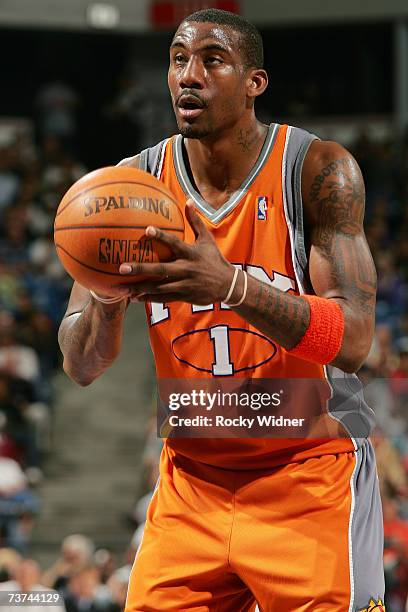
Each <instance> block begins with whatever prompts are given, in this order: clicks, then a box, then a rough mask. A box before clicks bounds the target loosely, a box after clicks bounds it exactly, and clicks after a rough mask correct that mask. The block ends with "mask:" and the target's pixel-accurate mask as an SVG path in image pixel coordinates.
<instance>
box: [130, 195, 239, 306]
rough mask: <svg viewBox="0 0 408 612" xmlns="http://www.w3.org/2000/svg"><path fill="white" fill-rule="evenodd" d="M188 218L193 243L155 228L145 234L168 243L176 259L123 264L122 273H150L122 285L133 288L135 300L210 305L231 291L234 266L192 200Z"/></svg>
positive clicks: (188, 205) (147, 230)
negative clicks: (132, 283) (220, 248)
mask: <svg viewBox="0 0 408 612" xmlns="http://www.w3.org/2000/svg"><path fill="white" fill-rule="evenodd" d="M186 216H187V220H188V222H189V224H190V226H191V228H192V229H193V232H194V235H195V242H194V244H187V243H185V242H183V241H182V240H180V238H178V237H177V236H175V235H174V234H170V233H169V232H165V231H163V230H159V229H158V228H156V227H152V226H149V227H148V228H146V235H147V236H149V237H150V238H154V239H155V240H159V241H160V242H162V243H163V244H166V245H167V246H168V247H170V249H171V250H172V252H173V254H174V257H175V260H174V261H170V262H167V263H146V264H143V263H134V262H132V263H123V264H121V266H120V268H119V272H120V273H121V274H123V276H126V275H127V274H141V275H142V274H143V275H148V276H149V277H150V278H149V279H148V280H144V281H140V282H139V283H135V284H134V285H122V286H121V290H123V292H126V291H129V290H130V291H131V293H132V301H139V302H158V303H162V304H164V303H168V302H188V303H190V304H197V305H203V306H204V305H207V304H214V303H216V302H222V300H223V299H224V298H225V296H226V295H227V293H228V289H229V287H230V285H231V281H232V278H233V275H234V267H233V266H232V265H231V264H230V263H229V262H228V261H227V260H226V259H225V257H224V256H223V255H222V254H221V252H220V250H219V249H218V246H217V244H216V242H215V240H214V238H213V237H212V235H211V233H210V232H209V231H208V229H207V228H206V226H205V224H204V223H203V221H202V220H201V219H200V217H199V215H198V214H197V212H196V211H195V207H194V203H193V202H192V201H191V200H188V201H187V204H186Z"/></svg>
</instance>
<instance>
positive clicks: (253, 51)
mask: <svg viewBox="0 0 408 612" xmlns="http://www.w3.org/2000/svg"><path fill="white" fill-rule="evenodd" d="M186 21H195V22H197V23H215V24H217V25H225V26H228V27H229V28H231V30H234V31H235V32H237V33H238V34H239V35H240V38H241V41H240V42H241V45H240V51H241V53H242V57H243V60H244V67H245V69H248V68H263V66H264V50H263V42H262V36H261V35H260V33H259V31H258V29H257V28H256V27H255V26H254V24H253V23H251V22H250V21H248V20H247V19H245V18H244V17H241V15H236V14H235V13H230V12H229V11H222V10H221V9H214V8H209V9H203V10H202V11H197V12H195V13H192V14H191V15H188V16H187V17H186V18H185V19H183V22H182V23H184V22H186Z"/></svg>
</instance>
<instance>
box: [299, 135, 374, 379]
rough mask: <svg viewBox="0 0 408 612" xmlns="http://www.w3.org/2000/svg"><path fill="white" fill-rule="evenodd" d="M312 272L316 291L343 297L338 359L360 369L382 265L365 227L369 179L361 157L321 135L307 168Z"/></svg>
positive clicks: (306, 207)
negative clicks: (359, 161) (376, 261)
mask: <svg viewBox="0 0 408 612" xmlns="http://www.w3.org/2000/svg"><path fill="white" fill-rule="evenodd" d="M302 199H303V207H304V212H305V221H306V228H307V230H308V242H309V244H308V250H309V276H310V281H311V284H312V286H313V289H314V291H315V293H316V295H318V296H321V297H323V298H326V299H328V300H332V301H335V302H337V304H338V305H339V306H340V308H341V310H342V313H343V316H344V332H343V338H342V342H341V347H340V350H339V352H338V354H337V355H336V358H335V359H334V360H333V362H332V364H333V365H336V366H338V367H340V368H341V369H343V370H345V371H351V372H353V371H354V372H355V371H357V370H358V369H359V368H360V367H361V365H362V364H363V362H364V360H365V358H366V357H367V354H368V352H369V350H370V347H371V343H372V339H373V334H374V324H375V301H376V285H377V283H376V280H377V279H376V271H375V267H374V262H373V258H372V256H371V253H370V250H369V247H368V244H367V241H366V238H365V234H364V227H363V220H364V208H365V189H364V181H363V177H362V175H361V172H360V168H359V167H358V164H357V162H356V161H355V159H354V158H353V156H352V155H350V153H349V152H348V151H346V150H345V149H344V148H343V147H342V146H340V145H339V144H337V143H335V142H321V141H315V142H314V143H312V145H311V146H310V149H309V151H308V154H307V156H306V159H305V162H304V166H303V172H302Z"/></svg>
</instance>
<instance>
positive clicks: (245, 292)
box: [228, 270, 248, 308]
mask: <svg viewBox="0 0 408 612" xmlns="http://www.w3.org/2000/svg"><path fill="white" fill-rule="evenodd" d="M243 272H244V292H243V294H242V298H241V299H240V300H239V302H237V303H236V304H228V306H231V307H232V308H235V307H237V306H241V304H242V302H243V301H244V300H245V298H246V294H247V291H248V274H247V273H246V272H245V270H243Z"/></svg>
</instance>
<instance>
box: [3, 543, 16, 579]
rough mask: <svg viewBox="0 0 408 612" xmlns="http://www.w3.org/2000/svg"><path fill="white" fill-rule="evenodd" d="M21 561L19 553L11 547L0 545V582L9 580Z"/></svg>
mask: <svg viewBox="0 0 408 612" xmlns="http://www.w3.org/2000/svg"><path fill="white" fill-rule="evenodd" d="M20 563H21V555H20V554H19V553H18V552H17V551H16V550H14V549H13V548H1V547H0V583H2V582H6V581H7V580H11V577H12V576H14V575H15V571H16V570H17V567H18V566H19V564H20Z"/></svg>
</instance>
